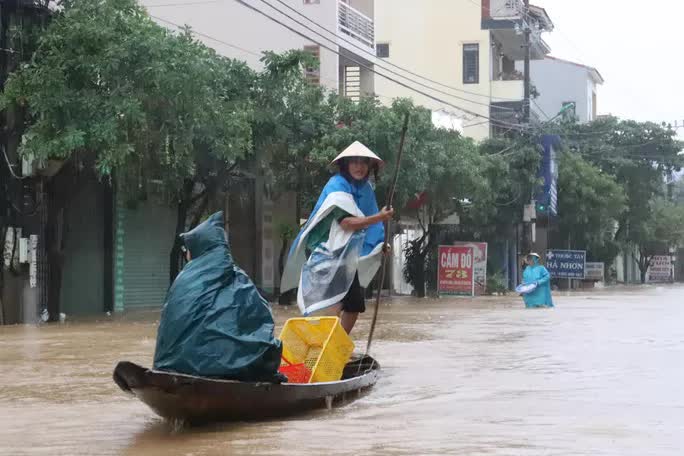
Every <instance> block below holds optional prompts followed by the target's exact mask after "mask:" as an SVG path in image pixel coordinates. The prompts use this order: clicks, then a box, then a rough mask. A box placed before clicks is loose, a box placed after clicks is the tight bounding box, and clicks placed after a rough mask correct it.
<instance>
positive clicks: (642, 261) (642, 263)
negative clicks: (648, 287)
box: [637, 252, 651, 284]
mask: <svg viewBox="0 0 684 456" xmlns="http://www.w3.org/2000/svg"><path fill="white" fill-rule="evenodd" d="M637 264H638V266H639V273H640V276H641V283H642V284H645V283H646V274H647V273H648V268H649V267H650V266H651V257H649V256H648V255H644V254H643V253H642V252H640V253H639V261H637Z"/></svg>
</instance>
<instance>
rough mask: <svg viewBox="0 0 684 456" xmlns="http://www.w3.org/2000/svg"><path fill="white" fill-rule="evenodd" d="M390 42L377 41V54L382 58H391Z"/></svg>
mask: <svg viewBox="0 0 684 456" xmlns="http://www.w3.org/2000/svg"><path fill="white" fill-rule="evenodd" d="M389 52H390V51H389V43H377V44H376V45H375V54H376V55H377V56H378V57H379V58H381V59H386V58H389V56H390V54H389Z"/></svg>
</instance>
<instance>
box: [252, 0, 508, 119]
mask: <svg viewBox="0 0 684 456" xmlns="http://www.w3.org/2000/svg"><path fill="white" fill-rule="evenodd" d="M260 1H261V3H263V4H265V5H268V6H269V7H270V8H271V9H273V10H274V11H276V12H278V13H280V14H282V15H283V16H285V17H286V18H288V19H290V20H291V21H293V22H294V23H296V24H298V25H300V26H302V27H304V28H305V29H306V30H309V31H311V32H313V33H315V34H316V35H318V36H320V37H321V38H323V39H324V40H327V41H328V42H331V43H333V44H334V45H337V41H336V40H333V39H331V38H328V37H326V36H324V35H323V34H321V33H320V32H317V31H316V30H314V29H313V28H311V27H309V26H308V25H306V24H303V23H302V22H300V21H298V20H297V19H295V18H294V17H292V16H290V15H289V14H287V13H285V12H283V11H282V10H280V9H278V8H276V7H275V6H273V5H272V4H270V3H269V2H267V1H266V0H260ZM277 1H278V2H279V3H281V4H283V5H285V6H287V7H288V8H290V9H292V10H293V11H295V12H297V14H300V15H302V14H301V13H299V12H298V11H297V10H295V9H294V8H292V7H290V6H289V5H287V4H286V3H284V2H283V1H282V0H277ZM302 16H303V17H304V18H306V19H307V20H309V21H311V19H308V18H307V17H306V16H304V15H302ZM311 22H313V21H311ZM313 23H314V24H315V22H313ZM319 27H320V28H322V29H324V30H326V31H327V32H329V33H331V34H334V35H335V36H337V35H336V34H335V33H334V32H331V31H330V30H328V29H326V28H324V27H322V26H319ZM349 44H351V45H352V46H354V47H356V48H358V49H360V50H361V51H362V52H364V53H366V54H368V55H371V56H373V58H375V55H374V54H372V53H370V52H368V51H367V50H365V49H363V48H361V47H360V46H357V45H356V44H353V43H351V42H349ZM374 65H375V67H377V68H381V69H383V70H384V71H387V72H388V73H390V74H393V75H395V76H399V77H400V78H404V79H406V80H407V81H411V82H412V83H414V84H417V85H419V86H421V87H424V88H426V89H429V90H433V91H435V92H437V93H440V94H442V95H446V96H448V97H452V98H455V99H457V100H461V101H465V102H467V103H473V104H476V105H480V106H486V107H489V106H490V103H483V102H479V101H475V100H470V99H468V98H463V97H460V96H458V95H454V94H451V93H448V92H445V91H443V90H440V89H436V88H434V87H431V86H429V85H427V84H423V83H422V82H420V81H416V80H414V79H411V78H409V77H407V76H404V75H402V74H401V73H398V72H396V71H394V70H392V69H388V68H386V67H384V66H383V65H380V64H379V63H377V62H375V64H374ZM419 77H420V76H419ZM489 98H490V100H491V97H489ZM501 109H502V110H506V111H515V109H512V108H501Z"/></svg>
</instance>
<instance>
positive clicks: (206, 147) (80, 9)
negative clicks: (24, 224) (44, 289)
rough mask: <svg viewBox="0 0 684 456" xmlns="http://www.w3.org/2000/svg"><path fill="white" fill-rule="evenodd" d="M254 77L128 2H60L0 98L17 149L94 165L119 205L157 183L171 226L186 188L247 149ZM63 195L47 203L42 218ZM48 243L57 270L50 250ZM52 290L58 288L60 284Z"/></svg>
mask: <svg viewBox="0 0 684 456" xmlns="http://www.w3.org/2000/svg"><path fill="white" fill-rule="evenodd" d="M254 79H255V75H254V74H253V72H252V71H251V70H250V69H249V68H248V67H247V66H246V65H245V64H244V63H241V62H236V61H233V60H230V59H226V58H223V57H220V56H218V55H216V53H215V52H214V51H213V50H211V49H209V48H207V47H206V46H204V45H202V44H201V43H199V42H198V41H196V40H194V39H193V38H192V35H191V33H190V32H189V31H188V30H185V31H184V32H182V33H180V34H174V33H172V32H170V31H168V30H167V29H165V28H163V27H160V26H158V25H157V24H155V23H154V22H153V21H152V20H151V19H150V18H149V17H148V16H147V14H146V13H145V11H144V10H143V9H142V8H141V7H140V6H139V5H138V4H137V2H135V1H134V0H78V1H68V2H64V8H63V9H62V10H60V11H59V12H58V13H57V14H56V17H55V18H54V19H53V20H52V22H51V23H50V25H49V26H48V27H47V29H46V30H45V32H44V33H43V35H42V36H41V38H40V44H39V47H38V49H37V50H36V52H35V54H34V55H33V59H32V60H31V62H30V63H29V64H27V65H24V66H23V67H21V68H20V69H19V70H18V71H16V72H14V73H13V74H12V75H11V77H10V78H9V80H8V82H7V85H6V87H5V92H4V94H3V97H2V105H3V107H5V108H8V109H12V108H14V107H21V108H23V109H25V110H26V112H27V113H28V115H27V127H26V131H25V134H24V136H23V142H22V145H21V148H20V152H21V153H22V154H23V155H24V156H28V157H32V158H34V159H36V160H38V161H43V162H46V161H47V160H55V159H58V160H62V161H63V162H65V166H64V168H63V169H74V168H77V167H82V166H84V165H85V166H91V164H92V166H93V167H94V169H95V170H96V172H97V174H99V175H100V176H102V177H105V178H107V179H111V177H112V176H115V177H116V182H117V184H118V185H117V187H118V191H120V192H122V193H123V194H125V195H126V197H127V199H128V200H129V201H135V200H137V199H138V198H140V197H141V196H142V195H144V193H145V191H146V187H147V183H148V182H149V181H150V180H151V179H155V180H159V181H161V182H163V183H164V188H165V189H166V190H167V191H168V193H170V194H171V195H173V198H172V199H173V200H175V201H178V208H179V223H178V227H177V230H181V229H183V228H185V226H183V225H185V223H186V221H185V212H186V211H187V210H188V208H189V207H190V206H191V203H192V202H194V201H196V200H197V198H196V196H195V195H193V191H194V190H195V189H197V190H198V191H200V192H204V194H205V195H208V194H209V192H207V189H209V190H211V191H213V190H215V188H216V187H218V185H219V183H222V182H225V180H226V176H227V175H228V173H229V172H230V171H231V170H232V169H234V167H235V163H236V161H237V160H239V159H241V158H244V157H245V156H246V154H248V153H249V152H250V150H251V141H252V131H251V119H252V113H253V107H252V104H251V99H250V97H249V88H250V87H251V85H253V84H254ZM56 177H57V176H56ZM141 194H142V195H141ZM200 195H201V196H202V198H204V197H205V196H203V194H202V193H200ZM206 198H209V196H206ZM68 199H69V196H68V195H66V196H65V197H64V198H63V199H61V204H53V205H51V207H50V211H49V212H50V214H49V220H48V224H49V226H58V224H59V223H58V222H59V221H58V217H59V214H60V213H62V214H63V212H64V210H66V209H67V208H68V204H67V203H68ZM60 206H61V207H60ZM201 206H202V201H200V207H201ZM181 219H182V220H181ZM52 241H53V247H54V246H56V245H61V243H62V241H61V239H58V238H55V239H53V240H52ZM173 250H174V249H172V255H171V256H172V265H173V264H174V261H173V259H174V255H175V254H177V252H178V249H177V248H175V252H173ZM50 251H51V252H52V251H54V252H57V253H55V254H54V255H52V257H53V258H52V259H51V260H50V262H51V268H53V269H52V270H53V271H59V270H61V262H62V260H61V256H60V255H61V252H59V251H60V249H59V248H53V249H50ZM58 253H60V254H58ZM176 256H177V255H176ZM55 276H56V277H59V274H57V273H56V274H55ZM51 289H52V290H56V291H55V296H59V283H54V284H52V286H51Z"/></svg>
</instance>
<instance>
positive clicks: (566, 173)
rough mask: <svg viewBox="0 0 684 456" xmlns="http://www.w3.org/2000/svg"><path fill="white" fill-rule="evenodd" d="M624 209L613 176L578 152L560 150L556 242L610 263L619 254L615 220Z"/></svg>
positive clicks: (618, 188) (620, 215) (621, 192)
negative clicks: (584, 250)
mask: <svg viewBox="0 0 684 456" xmlns="http://www.w3.org/2000/svg"><path fill="white" fill-rule="evenodd" d="M626 209H627V206H626V197H625V195H624V192H623V190H622V187H621V186H620V185H619V184H618V183H617V181H616V179H615V177H613V176H611V175H608V174H606V173H604V172H602V171H601V170H600V169H598V168H596V167H595V166H593V165H592V164H591V163H589V162H588V161H586V160H585V159H584V158H582V156H581V155H579V154H576V153H571V152H567V151H566V152H563V153H561V155H560V163H559V173H558V211H559V216H558V221H557V222H558V234H557V237H556V239H557V241H558V243H559V245H564V243H565V242H568V243H570V246H571V247H573V246H574V247H577V248H581V249H586V250H587V252H588V255H589V256H590V260H594V261H604V262H606V263H610V262H611V261H612V260H613V259H614V258H615V256H616V255H617V253H618V244H617V243H616V242H615V232H616V230H617V221H618V220H619V219H620V217H622V214H623V213H624V211H625V210H626Z"/></svg>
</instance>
